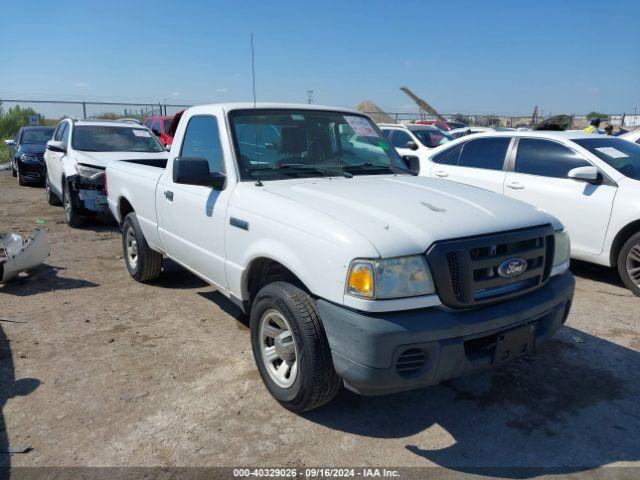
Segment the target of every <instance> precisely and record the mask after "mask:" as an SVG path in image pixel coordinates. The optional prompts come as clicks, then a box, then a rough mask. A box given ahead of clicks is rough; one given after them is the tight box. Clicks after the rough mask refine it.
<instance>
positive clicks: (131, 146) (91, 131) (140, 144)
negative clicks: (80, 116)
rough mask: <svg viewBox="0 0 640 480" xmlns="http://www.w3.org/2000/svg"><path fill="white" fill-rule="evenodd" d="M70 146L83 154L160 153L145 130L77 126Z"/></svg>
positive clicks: (157, 143) (151, 136) (158, 145)
mask: <svg viewBox="0 0 640 480" xmlns="http://www.w3.org/2000/svg"><path fill="white" fill-rule="evenodd" d="M72 145H73V148H74V149H75V150H81V151H85V152H162V151H163V150H164V149H163V148H162V145H160V143H159V142H158V140H156V138H155V136H154V135H152V134H151V133H149V131H148V130H147V129H146V128H132V127H128V126H122V127H114V126H106V125H77V126H76V127H75V128H74V129H73V136H72Z"/></svg>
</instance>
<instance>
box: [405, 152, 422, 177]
mask: <svg viewBox="0 0 640 480" xmlns="http://www.w3.org/2000/svg"><path fill="white" fill-rule="evenodd" d="M402 161H403V162H404V163H405V164H406V165H407V168H408V169H409V170H410V171H411V173H413V174H414V175H419V174H420V159H419V158H418V157H416V156H414V155H405V156H403V157H402Z"/></svg>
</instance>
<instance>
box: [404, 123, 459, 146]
mask: <svg viewBox="0 0 640 480" xmlns="http://www.w3.org/2000/svg"><path fill="white" fill-rule="evenodd" d="M411 133H413V134H414V135H415V136H416V137H418V140H420V143H422V144H423V145H424V146H425V147H428V148H433V147H437V146H438V145H443V144H445V143H447V142H450V141H451V140H453V137H452V136H451V135H449V134H447V133H444V132H443V131H442V130H439V129H437V128H434V129H431V128H430V129H428V130H427V129H424V130H421V129H416V130H411Z"/></svg>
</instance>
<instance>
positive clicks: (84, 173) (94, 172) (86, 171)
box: [76, 164, 104, 180]
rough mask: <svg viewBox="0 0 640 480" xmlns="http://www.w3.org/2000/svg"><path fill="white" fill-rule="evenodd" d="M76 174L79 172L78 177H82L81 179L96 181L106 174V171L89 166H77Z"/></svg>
mask: <svg viewBox="0 0 640 480" xmlns="http://www.w3.org/2000/svg"><path fill="white" fill-rule="evenodd" d="M76 172H78V175H80V176H81V177H87V178H90V179H92V180H93V179H94V178H96V177H98V176H100V175H102V174H104V170H103V169H100V168H93V167H90V166H88V165H80V164H77V165H76Z"/></svg>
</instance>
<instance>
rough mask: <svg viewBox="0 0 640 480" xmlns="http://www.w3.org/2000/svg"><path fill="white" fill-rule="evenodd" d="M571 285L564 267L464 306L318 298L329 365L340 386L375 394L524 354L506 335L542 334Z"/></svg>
mask: <svg viewBox="0 0 640 480" xmlns="http://www.w3.org/2000/svg"><path fill="white" fill-rule="evenodd" d="M574 284H575V282H574V279H573V276H572V275H571V273H569V272H566V273H564V274H562V275H558V276H556V277H552V278H551V279H550V280H549V281H548V282H547V283H546V284H545V285H544V286H543V287H542V288H540V289H538V290H536V291H534V292H532V293H529V294H527V295H525V296H522V297H519V298H516V299H513V300H509V301H505V302H503V303H498V304H495V305H492V306H488V307H482V308H477V309H471V310H451V309H446V308H440V307H437V308H429V309H421V310H410V311H405V312H389V313H383V314H366V315H365V314H363V313H361V312H357V311H354V310H350V309H346V308H344V307H341V306H339V305H336V304H333V303H330V302H327V301H325V300H322V299H319V300H318V301H317V305H318V310H319V313H320V317H321V318H322V321H323V324H324V327H325V330H326V332H327V338H328V340H329V345H330V347H331V352H332V357H333V363H334V367H335V369H336V371H337V372H338V374H339V375H340V376H341V377H342V378H343V379H344V382H345V385H346V386H347V388H349V389H351V390H353V391H355V392H358V393H360V394H363V395H381V394H386V393H393V392H399V391H403V390H410V389H414V388H419V387H423V386H427V385H433V384H437V383H439V382H441V381H443V380H447V379H450V378H455V377H458V376H461V375H464V374H467V373H470V372H473V371H475V370H481V369H484V368H489V367H491V366H495V365H497V364H499V363H500V362H502V361H504V360H510V359H512V358H515V357H516V356H519V355H520V354H522V353H526V351H529V350H530V349H527V350H526V351H508V349H507V348H505V347H504V342H505V339H507V343H508V344H509V345H519V347H518V348H520V345H523V342H520V343H518V339H522V338H523V335H524V338H529V339H530V340H527V342H529V343H528V346H529V347H533V346H534V345H539V344H540V343H542V342H544V341H546V340H548V339H549V338H550V337H551V336H553V334H554V333H555V332H556V331H557V330H558V328H559V327H560V326H561V325H562V324H563V323H564V321H565V320H566V318H567V315H568V314H569V309H570V307H571V300H572V298H573V289H574ZM527 332H531V333H530V334H528V333H527ZM505 333H507V336H505V335H504V334H505ZM497 357H500V358H497Z"/></svg>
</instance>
